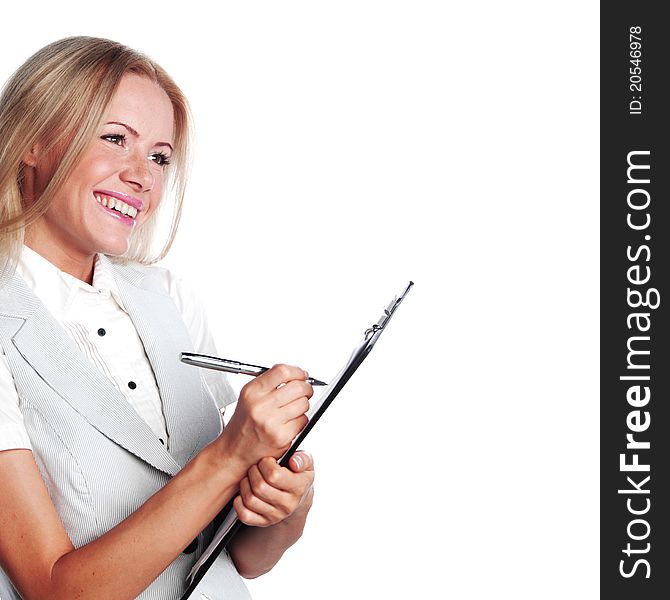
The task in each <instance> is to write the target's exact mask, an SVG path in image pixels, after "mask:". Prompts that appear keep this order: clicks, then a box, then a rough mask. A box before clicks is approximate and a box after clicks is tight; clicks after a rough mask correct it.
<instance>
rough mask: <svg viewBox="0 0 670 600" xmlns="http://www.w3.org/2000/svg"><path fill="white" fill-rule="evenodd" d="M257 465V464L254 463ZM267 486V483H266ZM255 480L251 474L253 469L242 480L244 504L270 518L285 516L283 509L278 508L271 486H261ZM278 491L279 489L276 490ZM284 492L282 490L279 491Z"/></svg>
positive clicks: (241, 493)
mask: <svg viewBox="0 0 670 600" xmlns="http://www.w3.org/2000/svg"><path fill="white" fill-rule="evenodd" d="M254 466H255V465H254ZM265 485H266V486H267V484H265ZM257 488H259V486H258V484H257V483H255V482H254V478H252V476H251V469H250V470H249V474H248V475H247V477H245V478H244V479H243V480H242V481H241V482H240V497H241V498H242V501H243V502H244V506H245V507H246V508H247V509H248V510H250V511H252V512H254V513H256V514H258V515H261V516H263V517H265V518H266V519H268V520H275V521H276V520H280V519H282V518H283V516H284V515H283V514H282V513H281V509H280V508H278V507H277V506H276V505H275V504H274V503H273V501H272V496H273V494H272V491H271V488H269V487H268V488H267V489H265V488H263V487H262V486H261V487H260V491H259V489H257ZM275 492H277V490H275ZM278 493H282V492H278Z"/></svg>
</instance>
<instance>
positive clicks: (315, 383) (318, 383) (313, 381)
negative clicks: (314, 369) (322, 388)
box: [309, 377, 328, 385]
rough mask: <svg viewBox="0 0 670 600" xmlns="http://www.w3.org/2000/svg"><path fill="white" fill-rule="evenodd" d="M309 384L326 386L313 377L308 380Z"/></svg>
mask: <svg viewBox="0 0 670 600" xmlns="http://www.w3.org/2000/svg"><path fill="white" fill-rule="evenodd" d="M309 383H311V384H312V385H328V384H327V383H325V382H323V381H319V380H318V379H314V377H310V378H309Z"/></svg>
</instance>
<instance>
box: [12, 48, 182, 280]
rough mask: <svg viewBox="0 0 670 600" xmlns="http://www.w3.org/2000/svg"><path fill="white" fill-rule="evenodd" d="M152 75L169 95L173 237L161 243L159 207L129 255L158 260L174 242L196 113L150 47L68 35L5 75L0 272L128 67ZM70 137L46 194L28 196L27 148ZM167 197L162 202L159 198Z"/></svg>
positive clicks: (50, 144)
mask: <svg viewBox="0 0 670 600" xmlns="http://www.w3.org/2000/svg"><path fill="white" fill-rule="evenodd" d="M129 72H130V73H135V74H138V75H141V76H144V77H147V78H149V79H150V80H151V81H153V82H154V83H156V84H157V85H158V86H160V87H161V88H162V89H163V90H164V91H165V93H166V94H167V95H168V97H169V98H170V101H171V102H172V107H173V110H174V131H175V139H174V141H175V144H174V151H173V153H172V156H171V159H170V165H169V166H168V167H167V168H168V171H167V182H166V192H167V193H168V194H170V195H172V196H173V197H174V203H173V212H172V215H171V220H170V224H169V232H168V234H167V239H166V240H165V241H164V243H163V245H162V247H161V248H160V249H159V250H158V251H156V250H155V249H154V247H153V245H154V243H153V242H154V241H153V233H154V230H155V228H156V222H157V214H158V211H157V212H156V213H154V215H153V216H152V217H151V218H150V219H149V220H148V221H147V222H146V223H145V224H144V225H143V226H142V227H139V228H136V230H135V232H134V233H133V236H132V238H131V241H130V248H129V250H128V252H127V253H126V254H124V256H123V257H122V258H123V260H134V261H139V262H143V263H152V262H156V261H157V260H160V259H161V258H163V257H164V256H165V254H166V253H167V252H168V250H169V249H170V246H171V245H172V242H173V240H174V236H175V234H176V232H177V226H178V224H179V219H180V216H181V206H182V202H183V198H184V191H185V186H186V177H187V171H188V164H189V146H190V138H191V117H190V111H189V107H188V103H187V101H186V98H185V97H184V94H183V93H182V91H181V90H180V89H179V87H177V85H176V84H175V82H174V81H173V80H172V78H171V77H170V76H169V75H168V74H167V73H166V72H165V71H164V70H163V69H162V68H161V67H160V66H159V65H157V64H156V63H155V62H154V61H152V60H151V59H149V58H148V57H146V56H145V55H143V54H141V53H140V52H137V51H135V50H132V49H131V48H128V47H126V46H124V45H122V44H119V43H117V42H113V41H111V40H106V39H101V38H93V37H85V36H80V37H70V38H65V39H62V40H59V41H57V42H54V43H52V44H49V45H48V46H45V47H44V48H42V49H41V50H39V51H38V52H37V53H35V54H34V55H33V56H31V57H30V58H29V59H28V60H27V61H26V62H25V63H24V64H23V65H22V66H21V67H19V69H18V70H17V71H16V72H15V73H14V75H13V76H12V77H11V78H10V79H9V81H7V83H6V84H5V87H4V89H3V90H2V94H1V95H0V132H2V135H0V278H2V279H4V276H6V275H8V274H11V273H13V272H14V269H15V266H16V261H17V259H18V256H19V254H20V251H21V246H22V244H23V240H24V232H25V229H26V227H28V226H29V225H30V224H31V223H34V222H35V221H36V220H37V219H39V218H40V217H41V216H42V215H43V214H44V213H45V212H46V211H47V209H48V208H49V205H50V203H51V202H52V200H53V198H54V197H55V195H56V193H57V192H58V190H59V189H60V187H61V186H62V185H63V184H64V183H65V182H66V181H67V180H68V177H69V175H70V173H71V172H72V170H73V168H74V167H75V165H76V164H77V162H78V160H79V158H80V157H81V155H82V153H83V151H84V150H85V149H86V147H87V146H88V145H89V143H90V142H91V140H93V138H94V137H95V135H96V133H97V132H98V129H99V127H100V126H101V124H102V119H103V117H104V113H105V110H106V108H107V105H108V104H109V102H110V100H111V98H112V96H113V95H114V92H115V91H116V88H117V86H118V84H119V82H120V81H121V78H122V77H123V75H125V74H126V73H129ZM64 141H69V144H68V145H67V148H66V150H65V152H64V153H63V155H62V157H61V160H60V162H59V164H58V166H57V168H56V170H55V172H54V175H53V177H52V179H51V181H50V182H49V184H48V185H47V187H46V189H45V190H44V192H43V194H42V195H41V196H40V197H39V198H38V199H36V201H35V202H32V203H30V204H28V203H26V202H24V199H23V197H22V180H23V170H24V167H25V165H24V164H23V159H24V157H25V156H26V154H27V153H28V152H29V151H30V150H31V149H32V148H34V147H35V146H36V145H38V144H39V146H40V148H42V149H44V150H45V151H46V152H49V151H50V150H51V149H53V148H55V147H62V145H63V142H64ZM165 204H166V202H165V201H163V202H161V206H164V205H165Z"/></svg>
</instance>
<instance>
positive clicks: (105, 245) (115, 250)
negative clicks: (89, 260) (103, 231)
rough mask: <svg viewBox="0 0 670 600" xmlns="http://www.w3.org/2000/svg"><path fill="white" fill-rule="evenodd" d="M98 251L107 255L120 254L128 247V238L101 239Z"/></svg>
mask: <svg viewBox="0 0 670 600" xmlns="http://www.w3.org/2000/svg"><path fill="white" fill-rule="evenodd" d="M98 248H99V250H98V252H99V253H100V254H107V255H108V256H122V255H123V254H125V253H126V252H128V249H129V248H130V240H127V239H126V240H104V241H102V240H101V243H100V244H98Z"/></svg>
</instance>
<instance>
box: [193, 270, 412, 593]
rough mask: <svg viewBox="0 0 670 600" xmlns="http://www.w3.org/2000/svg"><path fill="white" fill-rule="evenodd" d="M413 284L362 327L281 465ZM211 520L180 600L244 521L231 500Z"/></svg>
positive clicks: (195, 586)
mask: <svg viewBox="0 0 670 600" xmlns="http://www.w3.org/2000/svg"><path fill="white" fill-rule="evenodd" d="M413 285H414V282H413V281H410V282H409V283H408V284H407V287H406V288H405V289H404V291H403V292H402V294H400V296H396V297H395V298H394V299H393V300H392V301H391V303H390V304H389V305H388V306H387V307H386V308H385V309H384V314H383V315H382V316H381V318H380V319H379V320H378V321H377V322H376V323H375V324H374V325H372V326H371V327H370V328H368V329H366V330H365V333H364V335H363V339H362V341H361V342H360V343H359V344H358V345H357V346H356V347H355V348H354V351H353V352H352V353H351V356H350V357H349V360H348V361H347V363H346V364H345V365H344V367H343V368H342V370H341V371H340V372H339V373H338V374H337V375H336V376H335V377H334V378H333V380H332V381H331V382H330V383H329V384H328V385H327V386H326V388H325V389H324V390H323V392H322V393H321V395H320V396H319V398H318V399H317V400H316V402H314V403H313V405H312V406H311V407H310V409H309V410H308V411H307V413H306V415H307V417H308V419H309V420H308V422H307V425H305V427H304V429H303V430H302V431H301V432H300V433H299V434H298V435H297V437H296V438H295V439H294V440H293V443H292V444H291V446H290V448H289V449H288V450H287V451H286V453H285V454H284V455H283V456H282V457H281V459H280V460H279V464H280V465H281V466H282V467H288V462H289V460H290V458H291V457H292V456H293V454H294V453H295V452H296V451H297V450H298V448H299V447H300V445H301V444H302V442H303V441H304V440H305V438H306V437H307V435H308V434H309V432H310V431H311V430H312V428H313V427H314V426H315V425H316V423H317V421H318V420H319V419H320V418H321V416H322V415H323V413H325V412H326V410H327V409H328V407H329V406H330V405H331V403H332V402H333V400H334V399H335V398H336V396H337V395H338V394H339V392H340V390H341V389H342V388H343V387H344V386H345V385H346V383H347V381H349V379H350V378H351V376H352V375H353V374H354V373H355V372H356V370H357V369H358V367H359V366H360V365H361V363H362V362H363V361H364V360H365V358H366V357H367V355H368V354H370V352H371V351H372V348H373V347H374V345H375V344H376V343H377V340H378V339H379V337H380V336H381V334H382V333H383V332H384V329H385V328H386V326H387V325H388V322H389V321H390V320H391V317H392V316H393V314H394V313H395V311H396V309H397V308H398V306H399V305H400V303H401V302H402V301H403V300H404V299H405V296H406V295H407V293H408V292H409V290H410V289H411V287H412V286H413ZM213 523H214V524H215V525H216V529H217V531H216V533H215V534H214V538H213V539H212V542H211V543H210V544H209V546H208V547H207V548H206V549H205V550H204V552H203V553H202V555H201V556H200V558H199V559H198V561H197V562H196V563H195V565H193V568H192V569H191V572H190V573H189V575H188V578H187V582H188V587H187V589H186V591H185V592H184V594H183V595H182V596H181V599H180V600H187V598H189V597H190V596H191V594H192V593H193V592H194V591H195V590H196V588H197V587H198V584H199V583H200V581H201V580H202V578H203V577H204V576H205V574H206V573H207V571H208V570H209V568H210V567H211V566H212V564H213V563H214V561H215V560H216V558H217V557H218V556H219V554H220V553H221V552H222V551H223V550H224V549H225V548H226V546H227V545H228V544H229V543H230V541H231V540H232V539H233V537H234V536H235V534H236V533H237V532H238V530H239V529H240V527H242V526H243V523H242V522H241V521H240V520H239V519H238V518H237V513H236V512H235V509H234V508H233V499H231V500H230V502H228V504H226V506H224V508H223V509H222V510H221V512H220V513H219V514H218V515H217V516H216V518H215V519H214V521H213Z"/></svg>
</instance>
